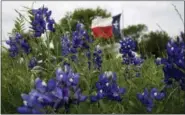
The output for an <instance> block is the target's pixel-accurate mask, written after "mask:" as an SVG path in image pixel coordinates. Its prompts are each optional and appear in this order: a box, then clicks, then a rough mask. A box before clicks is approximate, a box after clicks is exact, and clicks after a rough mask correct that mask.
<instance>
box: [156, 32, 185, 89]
mask: <svg viewBox="0 0 185 115" xmlns="http://www.w3.org/2000/svg"><path fill="white" fill-rule="evenodd" d="M181 36H182V35H181ZM166 51H167V57H166V58H157V59H156V64H157V65H160V64H163V65H164V66H163V72H164V76H165V78H164V82H165V83H166V85H167V86H168V85H171V84H172V83H173V82H172V81H173V80H172V79H175V80H176V81H177V82H179V85H180V86H181V89H182V90H184V89H185V88H184V82H183V81H184V80H185V73H184V72H185V43H184V41H183V40H182V38H181V37H177V39H175V40H174V39H171V40H169V42H168V43H167V46H166ZM183 71H184V72H183Z"/></svg>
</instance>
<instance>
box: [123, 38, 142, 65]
mask: <svg viewBox="0 0 185 115" xmlns="http://www.w3.org/2000/svg"><path fill="white" fill-rule="evenodd" d="M120 45H121V48H120V53H121V54H122V57H123V64H127V65H129V64H133V65H140V64H142V62H143V60H142V59H141V58H139V57H138V55H137V54H136V53H135V51H136V45H137V44H136V42H135V41H134V40H132V39H131V38H126V39H124V40H121V41H120Z"/></svg>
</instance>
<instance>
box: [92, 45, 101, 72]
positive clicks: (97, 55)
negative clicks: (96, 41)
mask: <svg viewBox="0 0 185 115" xmlns="http://www.w3.org/2000/svg"><path fill="white" fill-rule="evenodd" d="M93 62H94V64H95V68H97V69H100V68H101V64H102V50H101V49H99V48H98V47H96V48H95V50H94V53H93Z"/></svg>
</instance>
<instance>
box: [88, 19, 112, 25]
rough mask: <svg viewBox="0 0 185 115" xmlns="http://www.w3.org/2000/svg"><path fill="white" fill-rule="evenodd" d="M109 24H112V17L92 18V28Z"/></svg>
mask: <svg viewBox="0 0 185 115" xmlns="http://www.w3.org/2000/svg"><path fill="white" fill-rule="evenodd" d="M107 26H112V17H109V18H100V17H98V18H95V19H94V20H92V25H91V28H95V27H107Z"/></svg>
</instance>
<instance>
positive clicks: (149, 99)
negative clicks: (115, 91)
mask: <svg viewBox="0 0 185 115" xmlns="http://www.w3.org/2000/svg"><path fill="white" fill-rule="evenodd" d="M164 97H165V95H164V92H158V90H157V89H156V88H152V89H151V91H150V93H149V91H148V89H147V88H145V89H144V92H143V93H137V99H139V101H140V102H141V103H142V104H143V105H145V106H146V109H147V111H148V112H151V111H152V108H153V107H154V100H162V99H163V98H164Z"/></svg>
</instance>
